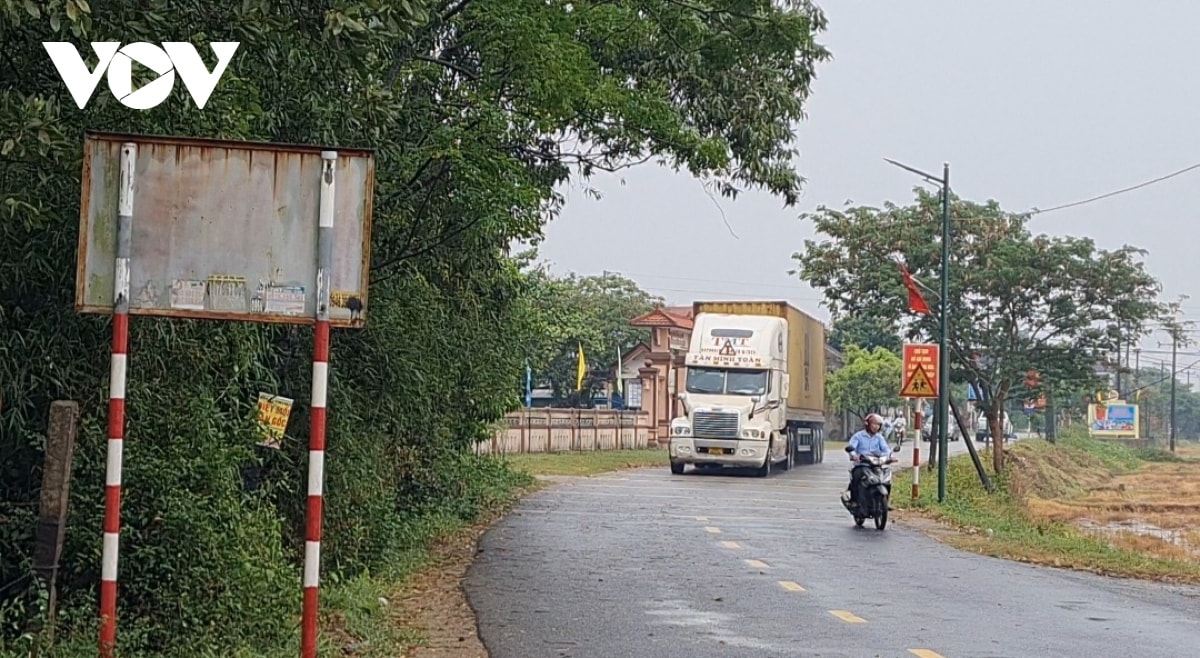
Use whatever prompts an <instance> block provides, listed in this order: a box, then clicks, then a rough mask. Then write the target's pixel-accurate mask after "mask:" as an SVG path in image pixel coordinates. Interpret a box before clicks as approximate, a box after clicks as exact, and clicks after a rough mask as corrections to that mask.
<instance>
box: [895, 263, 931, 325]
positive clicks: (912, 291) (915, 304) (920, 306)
mask: <svg viewBox="0 0 1200 658" xmlns="http://www.w3.org/2000/svg"><path fill="white" fill-rule="evenodd" d="M900 275H901V276H903V277H904V287H905V288H908V310H909V311H912V312H913V313H924V314H925V315H933V312H932V311H930V310H929V304H926V303H925V298H924V297H922V296H921V290H920V289H919V288H917V282H916V281H914V280H913V278H912V275H911V274H909V273H908V268H907V267H905V266H904V263H900Z"/></svg>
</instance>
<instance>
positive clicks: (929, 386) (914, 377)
mask: <svg viewBox="0 0 1200 658" xmlns="http://www.w3.org/2000/svg"><path fill="white" fill-rule="evenodd" d="M900 397H902V398H934V397H937V390H936V389H935V388H934V387H933V382H931V381H929V375H927V374H925V369H924V368H915V369H913V373H912V374H911V375H909V376H908V381H906V382H904V387H903V388H901V389H900Z"/></svg>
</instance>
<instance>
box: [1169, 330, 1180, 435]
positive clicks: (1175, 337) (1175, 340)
mask: <svg viewBox="0 0 1200 658" xmlns="http://www.w3.org/2000/svg"><path fill="white" fill-rule="evenodd" d="M1178 354H1179V328H1178V327H1172V328H1171V434H1170V442H1171V452H1175V380H1177V379H1179V377H1177V376H1176V375H1177V374H1178V373H1177V371H1176V368H1177V367H1178V365H1177V363H1178V362H1177V361H1176V356H1177V355H1178Z"/></svg>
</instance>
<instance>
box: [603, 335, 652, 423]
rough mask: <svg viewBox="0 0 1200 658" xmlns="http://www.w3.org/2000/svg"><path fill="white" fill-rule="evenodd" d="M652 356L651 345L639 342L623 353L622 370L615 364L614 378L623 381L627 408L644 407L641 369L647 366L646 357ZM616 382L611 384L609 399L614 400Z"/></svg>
mask: <svg viewBox="0 0 1200 658" xmlns="http://www.w3.org/2000/svg"><path fill="white" fill-rule="evenodd" d="M649 357H650V346H649V345H647V344H646V343H638V344H637V345H634V346H633V347H631V348H630V349H628V350H626V352H625V353H624V354H622V355H621V370H620V372H618V371H617V366H616V365H613V372H612V379H613V381H614V382H615V381H616V380H618V379H619V380H620V381H621V389H622V392H623V394H622V396H623V398H624V400H625V408H626V409H641V408H642V398H643V396H642V376H641V374H639V371H640V370H641V369H642V368H644V367H646V359H648V358H649ZM613 389H614V384H612V383H610V384H609V390H608V393H607V395H608V399H609V400H612V394H613V392H614V390H613Z"/></svg>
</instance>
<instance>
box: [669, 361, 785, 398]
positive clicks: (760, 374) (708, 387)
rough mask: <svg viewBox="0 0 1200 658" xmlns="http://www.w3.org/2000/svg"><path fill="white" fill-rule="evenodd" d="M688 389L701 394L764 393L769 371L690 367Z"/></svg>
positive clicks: (689, 391) (690, 391)
mask: <svg viewBox="0 0 1200 658" xmlns="http://www.w3.org/2000/svg"><path fill="white" fill-rule="evenodd" d="M687 391H688V393H699V394H701V395H762V394H764V393H766V392H767V371H766V370H722V369H719V368H696V367H690V368H688V370H687Z"/></svg>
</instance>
